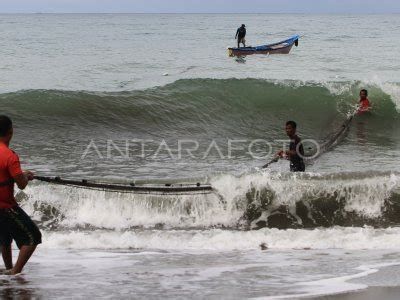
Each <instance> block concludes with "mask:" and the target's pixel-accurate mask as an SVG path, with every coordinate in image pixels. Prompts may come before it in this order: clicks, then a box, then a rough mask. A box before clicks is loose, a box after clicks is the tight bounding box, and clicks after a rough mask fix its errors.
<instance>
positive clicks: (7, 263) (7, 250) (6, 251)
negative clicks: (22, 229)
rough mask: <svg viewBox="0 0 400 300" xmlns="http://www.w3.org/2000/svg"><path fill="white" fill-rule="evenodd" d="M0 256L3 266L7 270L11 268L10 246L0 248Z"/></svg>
mask: <svg viewBox="0 0 400 300" xmlns="http://www.w3.org/2000/svg"><path fill="white" fill-rule="evenodd" d="M1 254H2V256H3V261H4V266H5V267H6V269H7V270H10V269H12V268H13V264H12V251H11V244H10V245H7V246H1Z"/></svg>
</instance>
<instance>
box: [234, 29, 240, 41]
mask: <svg viewBox="0 0 400 300" xmlns="http://www.w3.org/2000/svg"><path fill="white" fill-rule="evenodd" d="M238 34H239V29H238V30H236V35H235V39H237V37H238Z"/></svg>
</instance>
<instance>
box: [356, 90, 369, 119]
mask: <svg viewBox="0 0 400 300" xmlns="http://www.w3.org/2000/svg"><path fill="white" fill-rule="evenodd" d="M367 97H368V91H367V90H366V89H362V90H361V91H360V104H359V106H358V111H357V113H358V114H362V113H364V112H366V111H369V109H370V108H371V103H370V102H369V100H368V98H367Z"/></svg>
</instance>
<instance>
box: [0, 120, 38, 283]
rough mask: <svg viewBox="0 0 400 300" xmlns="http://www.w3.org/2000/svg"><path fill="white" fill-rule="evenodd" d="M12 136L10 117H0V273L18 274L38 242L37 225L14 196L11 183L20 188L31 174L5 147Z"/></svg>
mask: <svg viewBox="0 0 400 300" xmlns="http://www.w3.org/2000/svg"><path fill="white" fill-rule="evenodd" d="M12 136H13V126H12V121H11V119H10V118H8V117H7V116H0V246H1V252H2V255H3V260H4V265H5V267H6V270H5V271H4V273H5V274H8V275H15V274H18V273H21V271H22V269H23V268H24V266H25V264H26V263H27V262H28V260H29V258H30V257H31V255H32V254H33V252H34V251H35V249H36V246H37V245H38V244H40V243H41V242H42V235H41V233H40V231H39V229H38V227H37V226H36V225H35V223H34V222H33V221H32V220H31V218H30V217H29V216H28V215H27V214H26V213H25V212H24V211H23V210H22V209H21V208H20V207H19V206H18V204H17V202H16V201H15V198H14V183H16V184H17V186H18V188H19V189H21V190H23V189H25V187H26V186H27V184H28V183H29V181H31V180H33V176H34V174H33V173H32V172H30V171H23V170H21V165H20V162H19V157H18V155H17V154H16V153H15V152H14V151H12V150H11V149H10V148H9V145H10V141H11V139H12ZM13 240H14V241H15V242H16V244H17V246H18V248H19V255H18V259H17V262H16V263H15V265H13V261H12V250H11V243H12V241H13Z"/></svg>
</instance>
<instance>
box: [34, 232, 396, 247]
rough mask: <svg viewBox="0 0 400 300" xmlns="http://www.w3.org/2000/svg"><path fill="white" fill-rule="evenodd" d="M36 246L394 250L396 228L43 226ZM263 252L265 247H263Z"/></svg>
mask: <svg viewBox="0 0 400 300" xmlns="http://www.w3.org/2000/svg"><path fill="white" fill-rule="evenodd" d="M43 240H44V241H45V242H44V244H43V245H42V246H41V247H44V248H61V249H64V248H70V249H130V248H139V249H144V250H146V249H147V250H148V249H150V250H155V249H157V250H176V251H202V250H204V251H231V250H254V249H260V244H262V243H265V245H266V246H267V247H268V249H270V250H292V249H299V250H300V249H348V250H362V249H369V250H377V249H396V250H399V249H400V228H387V229H374V228H371V227H334V228H328V229H322V228H319V229H313V230H303V229H288V230H278V229H268V228H263V229H260V230H257V231H231V230H222V229H208V230H190V231H186V230H130V231H110V230H94V231H69V232H65V231H52V232H51V231H44V236H43ZM267 251H268V250H267Z"/></svg>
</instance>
